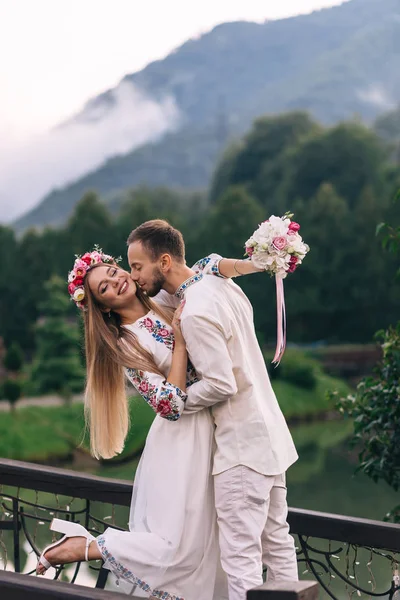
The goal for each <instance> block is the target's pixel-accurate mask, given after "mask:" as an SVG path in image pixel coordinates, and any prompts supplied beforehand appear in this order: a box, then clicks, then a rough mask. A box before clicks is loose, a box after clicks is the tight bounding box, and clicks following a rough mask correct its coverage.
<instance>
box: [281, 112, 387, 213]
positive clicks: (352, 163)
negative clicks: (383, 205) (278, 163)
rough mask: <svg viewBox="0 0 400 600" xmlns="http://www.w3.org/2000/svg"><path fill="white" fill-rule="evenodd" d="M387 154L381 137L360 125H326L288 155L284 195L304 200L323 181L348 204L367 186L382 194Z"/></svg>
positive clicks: (384, 190)
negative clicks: (330, 185)
mask: <svg viewBox="0 0 400 600" xmlns="http://www.w3.org/2000/svg"><path fill="white" fill-rule="evenodd" d="M386 158H387V152H386V150H385V148H384V146H383V144H382V142H381V140H380V139H379V138H378V137H377V136H376V135H375V134H374V133H373V132H372V131H370V130H369V129H367V128H366V127H364V126H363V125H359V124H356V123H341V124H340V125H337V126H336V127H332V128H330V129H325V130H323V131H321V132H319V133H318V134H317V135H312V136H310V137H308V138H307V139H305V140H304V141H302V143H301V144H299V145H298V147H297V149H296V150H295V151H293V153H292V154H291V156H290V157H288V161H287V168H286V172H287V178H286V177H285V178H284V183H283V185H284V188H285V196H286V198H292V197H296V196H300V197H302V198H304V199H305V200H307V199H308V198H311V197H312V196H314V195H315V194H316V192H317V190H318V188H319V187H320V185H321V184H322V183H324V182H326V183H331V184H332V185H333V186H334V187H335V189H336V191H337V193H338V194H339V195H340V196H342V198H344V199H345V200H346V201H347V202H348V204H349V206H350V207H351V208H352V207H354V204H355V203H356V201H357V198H358V197H359V195H360V193H361V191H362V190H363V189H364V188H366V187H367V186H370V187H371V188H372V189H373V190H374V191H378V192H379V193H380V195H381V197H385V193H382V192H386V191H387V190H386V188H385V181H384V175H383V174H384V169H383V166H384V164H385V160H386ZM286 179H287V180H286Z"/></svg>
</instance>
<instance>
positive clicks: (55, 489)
mask: <svg viewBox="0 0 400 600" xmlns="http://www.w3.org/2000/svg"><path fill="white" fill-rule="evenodd" d="M0 484H3V485H10V486H15V487H20V488H23V489H33V490H38V491H42V492H50V493H53V494H60V495H66V496H72V497H75V498H85V499H89V500H95V501H100V502H106V503H110V504H116V505H119V506H130V502H131V495H132V483H131V482H129V481H125V480H120V479H108V478H105V477H96V476H94V475H88V474H86V473H79V472H76V471H72V470H67V469H59V468H52V467H45V466H41V465H35V464H31V463H26V462H20V461H17V460H9V459H0ZM288 521H289V524H290V528H291V532H292V533H297V534H302V535H306V536H307V535H308V536H310V537H317V538H322V539H327V540H334V541H335V540H336V541H338V542H344V543H351V544H356V545H359V546H369V547H374V548H382V549H386V550H391V551H392V552H400V525H395V524H393V523H385V522H383V521H372V520H370V519H361V518H356V517H347V516H343V515H336V514H329V513H323V512H317V511H311V510H304V509H298V508H290V509H289V516H288Z"/></svg>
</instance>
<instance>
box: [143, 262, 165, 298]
mask: <svg viewBox="0 0 400 600" xmlns="http://www.w3.org/2000/svg"><path fill="white" fill-rule="evenodd" d="M164 283H165V275H163V274H162V272H161V269H159V267H154V270H153V278H152V282H151V284H149V285H148V286H146V287H147V289H146V290H145V291H146V293H147V295H148V296H150V298H153V296H157V294H158V292H159V291H161V290H162V288H163V286H164Z"/></svg>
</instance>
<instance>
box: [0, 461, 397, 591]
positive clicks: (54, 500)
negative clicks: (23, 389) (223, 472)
mask: <svg viewBox="0 0 400 600" xmlns="http://www.w3.org/2000/svg"><path fill="white" fill-rule="evenodd" d="M131 492H132V484H131V483H130V482H127V481H121V480H115V479H112V480H111V479H105V478H101V477H94V476H92V475H87V474H83V473H77V472H74V471H68V470H64V469H54V468H50V467H43V466H37V465H32V464H30V463H23V462H19V461H13V460H4V459H3V460H0V561H1V562H2V565H1V564H0V568H1V566H2V567H3V569H5V570H8V571H16V572H23V573H27V574H31V573H33V572H34V568H35V565H36V557H37V555H38V553H39V550H40V549H41V548H43V547H44V546H45V545H46V544H48V543H49V542H50V541H51V532H50V531H49V528H48V525H49V523H50V521H51V519H52V518H53V517H54V516H56V517H59V518H64V519H70V520H73V521H77V522H80V523H82V524H83V525H84V526H85V527H86V528H87V529H89V531H91V532H92V533H94V534H95V535H96V534H99V533H102V532H103V531H104V529H105V528H106V527H108V526H109V525H112V526H113V527H115V528H119V529H126V528H127V523H128V514H129V506H130V502H131ZM289 523H290V527H291V532H292V533H293V534H294V535H295V538H296V544H297V555H298V563H299V572H300V576H301V578H302V579H306V580H307V579H311V580H313V579H314V580H316V581H317V582H318V583H319V584H320V586H321V589H322V591H323V595H324V596H325V597H331V598H333V599H340V600H342V598H344V597H346V598H350V599H351V598H352V596H353V595H354V594H356V595H357V596H358V597H368V598H374V597H385V596H386V597H389V598H390V597H392V596H393V594H394V592H395V589H396V588H395V584H394V583H393V581H396V573H397V572H398V564H399V562H400V526H399V525H394V524H390V523H384V522H380V521H370V520H367V519H356V518H352V517H343V516H339V515H331V514H326V513H319V512H314V511H307V510H299V509H290V510H289ZM107 573H108V571H106V570H104V569H102V567H101V561H98V562H97V564H96V563H90V565H89V566H88V564H87V563H79V564H77V565H74V566H66V567H63V568H60V569H57V570H56V571H55V575H54V578H55V579H62V580H65V581H68V582H70V583H77V584H81V583H84V584H85V585H90V586H92V587H97V588H103V587H104V585H105V582H106V578H107ZM64 587H65V586H64Z"/></svg>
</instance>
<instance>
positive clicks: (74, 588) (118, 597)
mask: <svg viewBox="0 0 400 600" xmlns="http://www.w3.org/2000/svg"><path fill="white" fill-rule="evenodd" d="M124 596H125V594H119V593H118V592H110V591H108V590H100V589H95V588H89V587H85V586H83V585H77V584H74V585H71V584H70V583H65V582H62V581H53V580H52V579H44V578H43V577H32V576H30V575H21V573H12V572H11V571H1V570H0V598H3V599H4V600H27V599H29V600H78V599H80V600H122V598H123V597H124ZM125 597H126V596H125Z"/></svg>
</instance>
